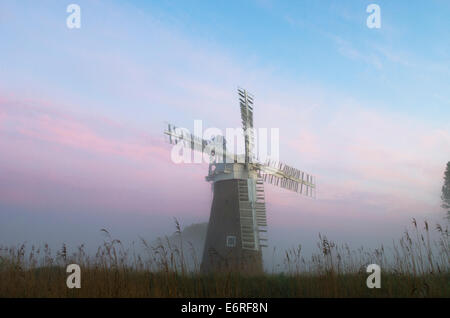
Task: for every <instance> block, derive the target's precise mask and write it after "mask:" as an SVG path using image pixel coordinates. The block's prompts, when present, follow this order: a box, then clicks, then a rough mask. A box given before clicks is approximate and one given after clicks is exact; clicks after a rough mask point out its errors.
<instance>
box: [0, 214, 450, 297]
mask: <svg viewBox="0 0 450 318" xmlns="http://www.w3.org/2000/svg"><path fill="white" fill-rule="evenodd" d="M431 231H434V234H436V235H433V237H435V238H434V239H430V232H431ZM105 233H106V234H107V239H106V240H105V242H104V243H103V245H102V246H100V247H99V248H98V250H97V253H96V254H95V255H88V254H87V253H86V252H85V249H84V246H80V247H79V248H78V250H77V251H76V252H74V253H72V254H70V255H69V253H68V251H67V249H66V246H65V245H63V246H62V248H61V249H60V250H59V251H58V252H57V253H56V254H52V253H51V251H50V249H49V247H48V246H44V247H43V248H42V249H41V248H36V247H34V246H32V247H30V248H27V246H25V245H22V246H19V247H2V248H1V249H0V297H447V298H448V297H450V266H449V264H450V255H449V251H450V250H449V233H448V229H444V228H442V226H440V225H436V226H435V227H434V228H433V229H430V227H429V225H428V223H424V225H423V227H422V226H419V225H418V224H417V223H416V222H415V220H413V229H412V231H411V233H410V232H405V233H404V235H403V237H402V238H401V239H400V240H399V241H398V242H394V243H393V245H392V246H391V247H389V248H387V247H384V246H381V247H380V248H378V249H375V250H370V251H366V250H364V248H360V249H357V250H351V249H350V248H349V247H348V246H347V245H338V244H336V243H334V242H332V241H329V240H328V239H327V238H326V237H324V236H320V240H319V242H318V244H317V247H318V252H317V253H316V254H314V255H312V256H311V257H309V258H307V259H305V258H304V257H303V256H302V251H301V247H300V246H299V247H298V248H297V249H291V250H287V251H286V252H285V259H284V264H283V265H284V271H283V272H282V273H274V272H269V273H265V274H258V275H249V274H247V275H242V274H238V273H232V272H230V273H221V274H210V275H201V274H199V271H198V267H199V266H198V260H197V256H196V255H195V253H192V250H191V249H190V248H189V242H183V238H182V235H181V231H180V227H179V225H178V224H177V233H178V234H179V243H178V244H173V242H172V243H171V242H170V241H169V240H166V241H164V240H160V241H159V243H158V244H156V245H154V246H151V245H149V244H148V243H147V242H145V241H142V245H143V248H144V251H145V253H144V254H143V255H140V254H137V253H136V252H135V249H125V248H124V247H123V246H122V244H121V242H120V241H119V240H115V239H112V238H111V237H110V236H109V234H108V233H107V232H106V231H105ZM185 249H186V250H185ZM72 263H76V264H79V265H80V267H81V288H80V289H69V288H67V286H66V279H67V277H68V275H69V274H67V273H66V270H65V269H66V265H67V264H72ZM372 263H375V264H378V265H380V267H381V269H382V272H381V288H379V289H369V288H368V287H367V286H366V279H367V277H368V275H369V274H368V273H366V270H365V269H366V266H367V265H368V264H372Z"/></svg>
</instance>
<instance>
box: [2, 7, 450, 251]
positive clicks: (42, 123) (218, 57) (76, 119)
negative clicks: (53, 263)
mask: <svg viewBox="0 0 450 318" xmlns="http://www.w3.org/2000/svg"><path fill="white" fill-rule="evenodd" d="M70 3H72V2H67V1H39V2H36V1H20V2H17V1H2V2H1V4H0V38H1V43H2V47H1V50H0V137H1V138H0V149H1V150H2V157H1V158H0V172H1V173H2V176H3V178H2V179H1V180H0V212H1V213H0V218H1V220H0V221H1V222H0V224H1V225H0V227H2V228H0V229H1V231H0V243H10V242H17V241H23V240H25V239H27V240H29V241H34V240H46V239H47V238H46V237H48V236H50V237H51V240H52V241H54V242H62V241H64V240H65V238H64V234H65V235H67V236H69V237H72V238H73V240H76V238H77V237H78V236H79V233H83V235H81V236H82V237H86V238H91V239H92V241H95V239H96V238H97V236H96V235H98V229H100V228H104V227H108V225H109V226H110V227H112V228H113V229H114V230H115V231H116V233H118V234H119V236H121V238H122V239H123V238H130V239H131V238H135V237H136V236H137V235H140V234H142V233H149V232H151V233H154V234H155V235H156V234H160V235H162V234H165V233H167V232H168V231H170V229H171V226H172V216H180V219H181V221H182V222H183V221H184V223H190V222H200V221H207V219H208V213H209V206H210V199H211V198H210V196H209V194H210V187H209V185H208V184H207V183H206V182H205V181H204V175H205V174H206V173H207V167H205V166H204V165H201V166H195V165H190V166H177V165H174V164H173V163H172V162H170V146H169V145H167V144H165V143H164V142H163V138H162V130H163V128H164V121H170V122H172V123H174V124H178V125H181V126H185V127H187V128H189V129H192V127H193V121H194V120H195V119H202V120H203V121H204V123H205V126H206V127H208V126H214V127H219V128H221V129H224V128H226V127H238V126H239V124H240V123H239V109H238V105H237V98H236V88H237V86H241V87H245V88H247V89H248V90H249V91H251V92H252V93H253V94H254V95H255V123H256V125H257V126H259V127H268V128H270V127H278V128H280V137H281V145H280V156H281V160H282V161H284V162H286V163H287V164H289V165H292V166H295V167H297V168H299V169H302V170H305V171H307V172H310V173H312V174H314V175H316V176H317V177H318V182H320V185H319V199H318V200H315V201H311V200H305V199H304V198H300V197H298V196H295V195H293V194H291V193H287V192H285V191H280V190H278V189H274V188H272V187H270V185H268V186H267V188H266V189H267V190H266V191H267V196H268V202H269V205H268V209H269V211H268V213H269V223H270V224H271V231H272V234H271V235H272V237H271V239H272V242H274V243H273V244H276V242H278V243H279V244H281V243H280V242H282V243H286V244H287V243H289V244H290V243H291V242H297V241H298V240H300V239H305V238H306V239H309V238H310V237H312V236H315V235H316V234H317V233H318V232H320V231H321V232H326V233H331V234H332V235H335V237H337V238H341V239H343V240H344V239H349V240H353V241H354V242H361V241H362V240H365V239H367V240H366V241H370V242H371V243H375V242H380V241H382V240H383V239H386V238H389V240H390V238H391V237H392V236H395V235H397V234H398V235H400V234H401V232H402V229H403V227H404V226H405V225H406V223H408V222H409V220H410V218H411V217H413V216H415V217H418V218H436V219H437V220H439V218H440V215H441V214H442V210H441V209H440V207H439V191H440V187H441V185H442V174H443V169H444V167H445V164H446V162H447V161H448V160H450V121H449V118H450V90H449V89H448V88H449V87H450V76H449V75H450V69H449V68H450V21H449V19H448V17H449V16H450V4H449V3H448V2H446V1H427V2H426V3H425V2H419V1H416V2H411V1H376V2H372V1H270V0H254V1H252V0H246V1H193V0H192V1H133V2H132V3H129V2H125V1H100V0H98V1H76V2H75V1H74V3H77V4H79V5H80V7H81V29H72V30H69V29H68V28H67V27H66V18H67V16H68V13H66V7H67V5H68V4H70ZM370 3H377V4H378V5H379V6H380V8H381V19H382V24H381V28H380V29H369V28H368V27H367V26H366V19H367V16H368V15H369V14H368V13H366V7H367V5H368V4H370ZM31 158H32V160H30V159H31ZM174 189H177V193H176V199H174V193H173V192H174ZM205 193H206V194H207V195H205ZM270 210H272V211H277V213H275V212H270ZM280 211H281V212H280ZM74 213H75V215H74ZM49 222H50V223H49ZM86 223H89V225H85V226H83V224H86ZM48 224H51V225H48ZM30 229H32V230H30ZM369 238H370V239H369Z"/></svg>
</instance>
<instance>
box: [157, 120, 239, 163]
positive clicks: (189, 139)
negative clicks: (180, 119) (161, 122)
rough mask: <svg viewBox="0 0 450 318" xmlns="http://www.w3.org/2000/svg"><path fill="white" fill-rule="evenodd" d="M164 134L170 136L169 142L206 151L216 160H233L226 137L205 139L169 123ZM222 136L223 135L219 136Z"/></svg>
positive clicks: (202, 151)
mask: <svg viewBox="0 0 450 318" xmlns="http://www.w3.org/2000/svg"><path fill="white" fill-rule="evenodd" d="M164 134H166V135H167V136H169V143H171V144H180V143H181V144H182V146H183V147H185V148H188V149H192V150H194V151H198V152H201V153H206V154H208V155H210V156H211V157H214V158H215V161H216V162H230V161H231V162H232V161H234V157H235V156H234V155H233V154H230V153H228V152H227V148H226V143H225V139H224V138H214V139H213V140H205V139H202V138H200V137H198V136H195V135H194V134H191V133H189V132H188V131H187V129H183V128H180V127H176V126H174V125H172V124H168V127H167V129H166V130H165V131H164ZM217 137H222V136H217Z"/></svg>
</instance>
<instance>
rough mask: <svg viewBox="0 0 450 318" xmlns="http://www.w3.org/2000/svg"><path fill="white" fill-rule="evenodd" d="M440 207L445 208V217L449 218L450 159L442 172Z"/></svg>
mask: <svg viewBox="0 0 450 318" xmlns="http://www.w3.org/2000/svg"><path fill="white" fill-rule="evenodd" d="M441 199H442V205H441V206H442V208H444V209H446V210H447V218H449V219H450V161H449V162H447V167H446V169H445V172H444V185H443V186H442V195H441Z"/></svg>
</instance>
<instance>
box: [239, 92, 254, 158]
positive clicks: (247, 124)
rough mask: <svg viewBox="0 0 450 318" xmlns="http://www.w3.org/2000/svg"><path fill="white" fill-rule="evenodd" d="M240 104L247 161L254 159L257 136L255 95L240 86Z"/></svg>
mask: <svg viewBox="0 0 450 318" xmlns="http://www.w3.org/2000/svg"><path fill="white" fill-rule="evenodd" d="M238 95H239V104H240V108H241V119H242V129H243V130H244V138H245V163H246V164H247V165H248V163H250V162H252V161H253V147H254V144H255V136H254V132H253V96H252V95H251V94H249V93H248V92H247V91H246V90H244V89H240V88H238Z"/></svg>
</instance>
